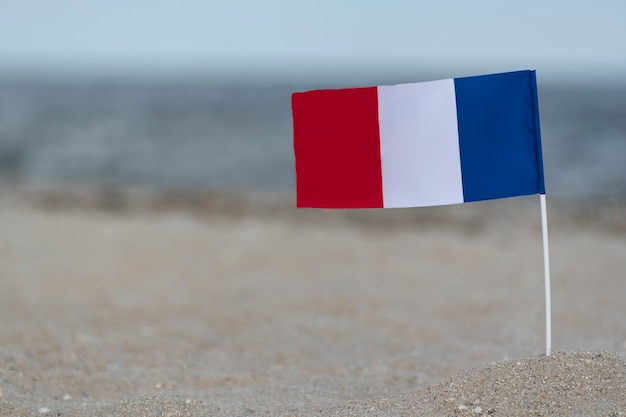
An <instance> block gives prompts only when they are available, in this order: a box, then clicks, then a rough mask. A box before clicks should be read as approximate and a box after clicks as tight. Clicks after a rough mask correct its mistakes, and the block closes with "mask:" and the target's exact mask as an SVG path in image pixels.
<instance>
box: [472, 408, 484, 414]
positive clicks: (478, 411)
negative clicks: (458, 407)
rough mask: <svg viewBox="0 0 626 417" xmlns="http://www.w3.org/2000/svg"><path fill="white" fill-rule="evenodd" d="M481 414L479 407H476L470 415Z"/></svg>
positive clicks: (481, 410)
mask: <svg viewBox="0 0 626 417" xmlns="http://www.w3.org/2000/svg"><path fill="white" fill-rule="evenodd" d="M482 412H483V409H482V408H481V407H476V408H474V409H472V413H475V414H480V413H482Z"/></svg>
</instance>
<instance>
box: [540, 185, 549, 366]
mask: <svg viewBox="0 0 626 417" xmlns="http://www.w3.org/2000/svg"><path fill="white" fill-rule="evenodd" d="M539 203H540V204H541V231H542V235H543V269H544V277H545V285H546V356H550V354H551V353H552V305H551V304H552V302H551V297H550V248H549V245H548V213H547V212H548V210H547V209H546V195H545V194H539Z"/></svg>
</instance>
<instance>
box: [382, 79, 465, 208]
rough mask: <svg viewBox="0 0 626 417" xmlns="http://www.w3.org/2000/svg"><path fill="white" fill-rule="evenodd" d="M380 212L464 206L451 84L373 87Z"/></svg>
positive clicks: (430, 83) (451, 82) (443, 81)
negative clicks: (421, 207) (391, 208)
mask: <svg viewBox="0 0 626 417" xmlns="http://www.w3.org/2000/svg"><path fill="white" fill-rule="evenodd" d="M378 119H379V120H378V121H379V127H380V151H381V166H382V181H383V205H384V207H419V206H435V205H445V204H457V203H462V202H463V182H462V177H461V158H460V151H459V135H458V124H457V115H456V97H455V90H454V80H453V79H448V80H438V81H430V82H422V83H414V84H399V85H392V86H381V87H378Z"/></svg>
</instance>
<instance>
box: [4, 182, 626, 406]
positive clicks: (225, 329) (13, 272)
mask: <svg viewBox="0 0 626 417" xmlns="http://www.w3.org/2000/svg"><path fill="white" fill-rule="evenodd" d="M548 204H549V213H548V215H549V219H550V233H551V234H550V238H551V241H550V244H551V256H552V300H553V307H552V308H553V323H552V324H553V349H554V351H555V353H554V354H553V355H552V356H550V357H545V356H544V354H545V335H544V311H545V310H544V281H543V258H542V246H541V230H540V219H539V207H538V206H539V204H538V202H537V198H536V196H535V197H532V198H530V197H529V198H517V199H509V200H501V201H493V202H485V203H473V204H468V205H462V206H451V207H441V208H424V209H412V210H385V211H355V212H346V211H308V210H303V211H297V210H295V209H293V208H292V207H291V205H292V203H291V202H290V201H285V200H284V199H281V198H270V197H266V198H256V199H255V198H244V197H241V196H226V195H214V194H212V195H204V196H202V195H184V194H162V193H161V194H158V195H156V194H150V193H143V194H142V193H141V192H138V191H127V192H126V191H124V192H120V191H119V190H100V191H98V192H90V191H87V192H78V193H76V192H73V191H71V192H70V191H62V192H59V191H58V190H56V191H54V192H44V191H41V190H35V191H32V190H26V191H24V190H17V191H16V190H12V191H5V192H3V193H0V230H1V233H2V239H0V415H2V416H41V415H49V416H109V415H114V416H187V415H189V416H269V415H271V416H291V415H297V416H324V415H340V416H366V415H368V416H369V415H372V416H418V415H420V416H421V415H433V416H451V415H459V416H462V415H468V416H470V415H471V416H476V415H490V416H494V415H495V416H518V415H519V416H529V415H530V416H535V415H536V416H544V415H545V416H548V415H549V416H613V417H617V416H626V209H624V208H622V207H624V206H623V205H607V206H594V207H586V208H585V207H578V206H577V207H574V208H572V207H571V206H566V205H560V206H559V205H555V204H553V205H550V201H549V202H548Z"/></svg>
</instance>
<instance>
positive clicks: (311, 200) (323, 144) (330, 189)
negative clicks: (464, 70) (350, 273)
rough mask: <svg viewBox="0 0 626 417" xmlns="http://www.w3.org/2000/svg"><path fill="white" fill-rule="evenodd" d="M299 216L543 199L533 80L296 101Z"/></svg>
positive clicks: (497, 78)
mask: <svg viewBox="0 0 626 417" xmlns="http://www.w3.org/2000/svg"><path fill="white" fill-rule="evenodd" d="M292 112H293V129H294V151H295V158H296V188H297V206H298V207H310V208H388V207H420V206H435V205H445V204H457V203H465V202H471V201H481V200H490V199H496V198H505V197H514V196H521V195H530V194H537V193H540V194H543V193H545V188H544V179H543V161H542V153H541V135H540V129H539V111H538V104H537V85H536V79H535V71H530V70H527V71H516V72H508V73H501V74H490V75H481V76H475V77H464V78H454V79H446V80H437V81H428V82H420V83H410V84H398V85H390V86H378V87H365V88H349V89H336V90H315V91H307V92H298V93H294V94H293V95H292Z"/></svg>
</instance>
